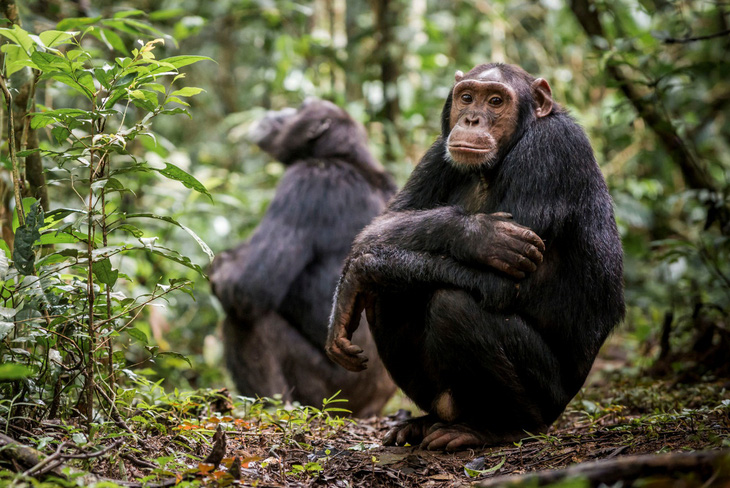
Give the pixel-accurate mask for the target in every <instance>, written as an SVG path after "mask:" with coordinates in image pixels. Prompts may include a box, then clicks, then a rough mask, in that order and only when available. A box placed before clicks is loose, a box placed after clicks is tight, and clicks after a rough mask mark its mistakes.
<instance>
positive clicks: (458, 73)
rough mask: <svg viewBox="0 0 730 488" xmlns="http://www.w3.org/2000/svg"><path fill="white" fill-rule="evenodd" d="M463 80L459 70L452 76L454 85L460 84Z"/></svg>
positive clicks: (462, 74) (461, 72)
mask: <svg viewBox="0 0 730 488" xmlns="http://www.w3.org/2000/svg"><path fill="white" fill-rule="evenodd" d="M463 79H464V72H463V71H461V70H458V71H457V72H456V74H455V75H454V82H455V83H458V82H460V81H461V80H463Z"/></svg>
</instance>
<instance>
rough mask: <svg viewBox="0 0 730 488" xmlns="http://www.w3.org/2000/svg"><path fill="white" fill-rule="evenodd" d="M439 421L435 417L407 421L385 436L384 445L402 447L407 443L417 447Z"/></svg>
mask: <svg viewBox="0 0 730 488" xmlns="http://www.w3.org/2000/svg"><path fill="white" fill-rule="evenodd" d="M437 421H438V420H437V419H436V417H435V416H433V415H424V416H423V417H417V418H415V419H409V420H405V421H403V422H401V423H399V424H398V425H396V426H395V427H393V428H392V429H390V431H389V432H388V433H387V434H385V438H384V439H383V445H385V446H402V445H405V444H406V443H408V444H411V445H416V444H418V443H420V442H421V441H422V440H423V438H424V437H426V433H427V432H428V431H429V429H431V427H433V425H434V424H435V423H436V422H437Z"/></svg>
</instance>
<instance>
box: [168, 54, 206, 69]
mask: <svg viewBox="0 0 730 488" xmlns="http://www.w3.org/2000/svg"><path fill="white" fill-rule="evenodd" d="M160 61H163V62H165V63H170V64H171V65H173V66H174V67H175V68H178V69H180V68H182V67H183V66H187V65H189V64H193V63H197V62H199V61H213V59H212V58H209V57H208V56H173V57H171V58H165V59H161V60H160Z"/></svg>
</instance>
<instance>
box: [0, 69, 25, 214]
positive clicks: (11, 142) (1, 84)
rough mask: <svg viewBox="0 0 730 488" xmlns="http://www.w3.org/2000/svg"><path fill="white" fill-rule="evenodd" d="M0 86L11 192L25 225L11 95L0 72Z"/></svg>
mask: <svg viewBox="0 0 730 488" xmlns="http://www.w3.org/2000/svg"><path fill="white" fill-rule="evenodd" d="M0 88H1V89H2V91H3V94H4V95H5V102H6V103H7V106H8V151H10V161H11V162H12V163H13V193H14V194H15V208H16V211H17V212H18V222H19V223H20V225H25V212H23V198H22V196H21V188H22V185H23V183H22V180H21V179H20V170H19V168H18V156H17V154H16V150H15V120H14V118H13V96H12V95H11V94H10V90H8V86H7V84H6V83H5V76H4V75H3V74H2V73H0Z"/></svg>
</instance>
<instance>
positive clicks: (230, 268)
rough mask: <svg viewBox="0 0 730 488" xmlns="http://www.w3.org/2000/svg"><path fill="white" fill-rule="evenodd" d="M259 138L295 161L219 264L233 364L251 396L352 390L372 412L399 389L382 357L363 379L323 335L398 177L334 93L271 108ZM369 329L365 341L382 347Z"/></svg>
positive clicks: (353, 404) (312, 401)
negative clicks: (350, 263) (331, 97)
mask: <svg viewBox="0 0 730 488" xmlns="http://www.w3.org/2000/svg"><path fill="white" fill-rule="evenodd" d="M250 138H251V140H252V141H253V142H254V143H256V144H257V145H258V146H259V147H260V148H261V149H263V150H264V151H266V152H267V153H269V154H270V155H272V156H273V157H274V158H276V159H277V160H279V161H281V162H282V163H284V165H286V171H285V173H284V175H283V176H282V178H281V181H280V182H279V185H278V187H277V189H276V194H275V195H274V199H273V201H272V202H271V204H270V206H269V207H268V210H267V211H266V214H265V215H264V217H263V219H262V220H261V222H260V224H259V225H258V227H257V228H256V230H255V231H254V233H253V235H252V236H251V238H250V240H249V241H248V242H246V243H244V244H242V245H240V246H239V247H237V248H234V249H232V250H229V251H225V252H223V253H221V254H219V255H218V256H217V257H216V259H215V260H214V262H213V265H212V268H211V274H210V280H211V284H212V288H213V292H214V293H215V295H216V296H217V297H218V299H219V300H220V301H221V303H222V304H223V307H224V309H225V311H226V313H227V317H226V320H225V322H224V324H223V341H224V355H225V359H226V363H227V366H228V369H229V370H230V372H231V374H232V376H233V379H234V381H235V383H236V386H237V388H238V390H239V392H240V393H242V394H244V395H249V396H254V395H259V396H272V395H274V394H276V393H282V394H283V395H284V398H285V399H291V400H298V401H300V402H302V403H303V404H306V405H315V406H318V405H321V403H322V399H323V398H325V397H330V396H332V395H333V394H334V393H336V392H337V391H338V390H342V393H341V395H340V398H345V399H348V400H349V403H348V404H346V405H345V407H346V408H348V409H350V410H351V411H352V412H353V414H354V415H358V416H368V415H373V414H375V413H377V412H378V411H379V410H380V409H381V408H382V406H383V405H384V404H385V402H386V401H387V400H388V399H389V398H390V396H391V395H392V394H393V392H394V391H395V385H394V384H393V382H392V380H391V379H390V378H389V376H388V373H387V372H386V370H385V368H384V367H383V365H382V363H380V361H377V362H376V363H377V364H376V366H375V367H374V368H373V370H372V371H371V372H370V374H369V375H368V376H366V377H361V376H359V375H357V374H355V373H350V372H348V371H345V370H343V369H341V368H340V367H338V366H337V365H336V364H334V363H332V362H331V361H330V360H329V359H328V358H327V356H326V354H325V351H324V343H325V340H326V337H327V325H328V323H329V314H330V310H331V308H332V295H333V293H334V290H335V287H336V285H337V278H338V276H339V275H340V272H341V270H342V265H343V263H344V260H345V258H346V257H347V253H348V250H349V249H350V246H351V244H352V240H353V238H354V237H355V236H356V235H357V233H358V232H359V231H360V230H362V229H363V228H364V227H365V226H366V225H367V224H368V223H370V221H371V220H372V219H373V218H374V217H375V216H376V215H378V214H380V213H381V212H382V211H383V210H384V209H385V206H386V204H387V202H388V200H389V199H390V198H391V197H392V196H393V194H394V193H395V190H396V188H395V184H394V183H393V180H392V178H391V177H390V176H389V175H388V174H387V173H386V172H385V170H384V169H383V167H382V166H381V165H380V164H379V163H378V162H377V161H376V160H375V159H374V158H373V156H372V155H371V154H370V152H369V150H368V147H367V138H366V134H365V129H364V128H363V127H362V126H361V125H360V124H359V123H357V122H355V120H353V119H352V118H351V117H350V116H349V115H348V114H347V113H346V112H345V111H344V110H342V109H341V108H339V107H337V106H336V105H334V104H333V103H331V102H327V101H323V100H318V99H307V100H305V102H304V103H303V104H302V105H301V106H300V107H299V109H293V108H288V109H284V110H281V111H278V112H269V113H268V114H267V115H266V116H265V117H264V118H263V119H262V120H261V121H259V122H258V124H257V125H256V127H255V128H254V129H253V130H252V131H251V134H250ZM363 332H364V333H363V335H362V336H361V337H360V338H359V340H362V341H363V344H364V346H363V347H364V348H365V349H367V350H368V351H369V353H371V354H377V353H376V348H375V344H374V342H373V339H372V336H371V335H370V333H369V331H368V330H367V328H363Z"/></svg>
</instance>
